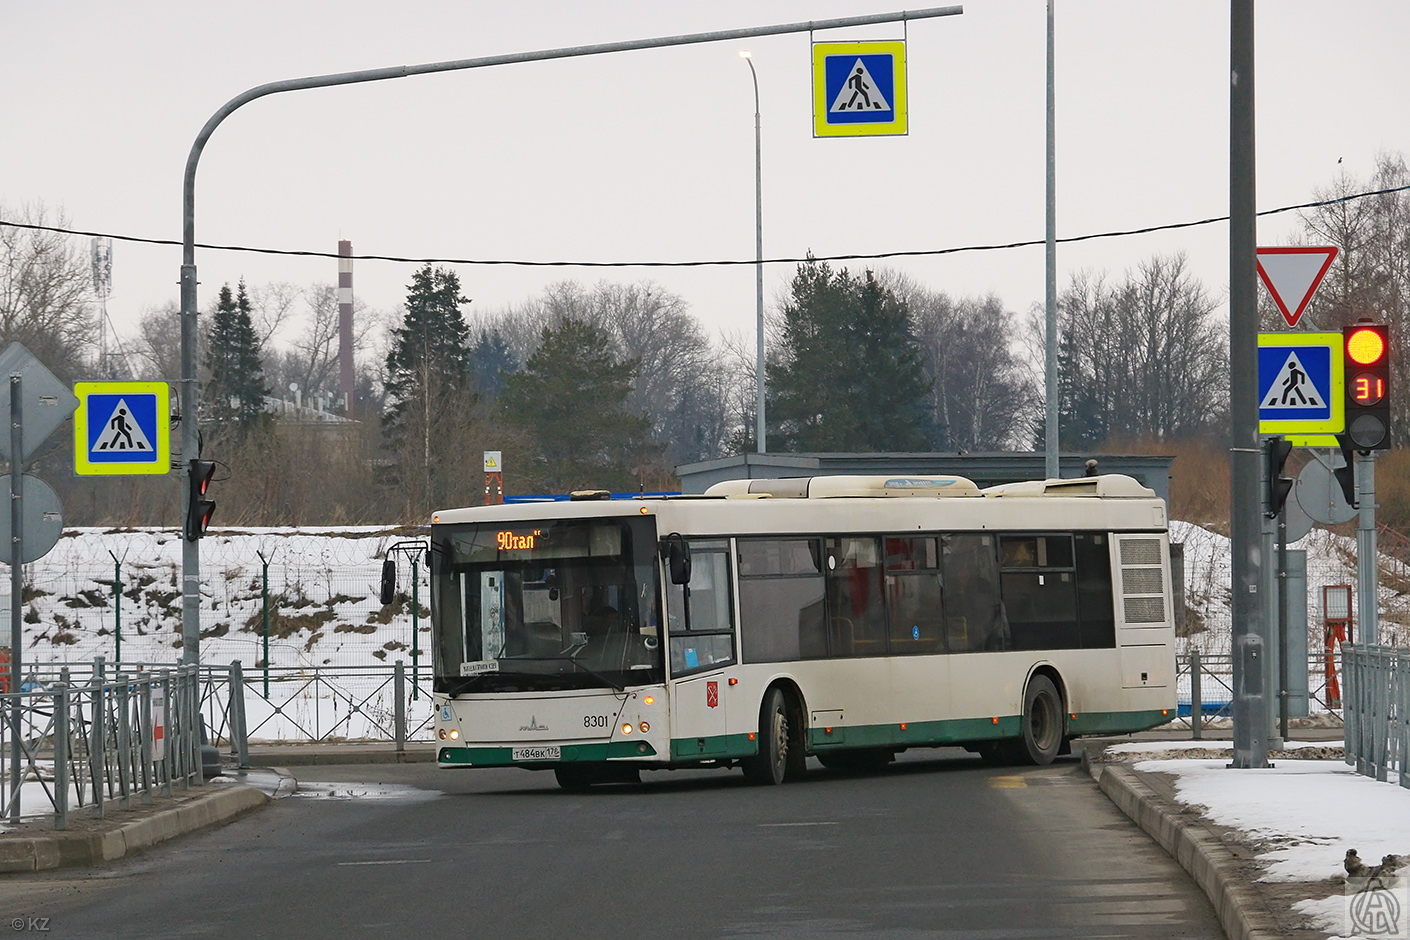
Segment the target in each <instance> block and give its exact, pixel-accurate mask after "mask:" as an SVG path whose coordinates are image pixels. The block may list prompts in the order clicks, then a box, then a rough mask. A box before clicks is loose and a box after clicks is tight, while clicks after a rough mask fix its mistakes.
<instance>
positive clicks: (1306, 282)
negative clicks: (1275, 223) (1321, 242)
mask: <svg viewBox="0 0 1410 940" xmlns="http://www.w3.org/2000/svg"><path fill="white" fill-rule="evenodd" d="M1336 256H1337V249H1336V248H1334V247H1326V248H1260V249H1258V276H1259V277H1261V278H1262V279H1263V286H1264V287H1267V288H1268V293H1269V294H1271V295H1272V296H1273V302H1274V303H1275V304H1277V305H1278V310H1279V311H1281V312H1282V314H1283V319H1284V320H1287V321H1288V326H1297V321H1298V319H1299V318H1300V317H1301V316H1302V311H1304V310H1306V309H1307V302H1308V301H1309V300H1311V299H1312V295H1313V294H1315V293H1317V285H1318V284H1321V283H1322V277H1323V276H1324V275H1325V274H1326V273H1327V269H1328V268H1330V267H1331V266H1332V261H1333V260H1334V259H1335V258H1336Z"/></svg>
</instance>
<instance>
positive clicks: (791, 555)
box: [736, 538, 827, 663]
mask: <svg viewBox="0 0 1410 940" xmlns="http://www.w3.org/2000/svg"><path fill="white" fill-rule="evenodd" d="M736 544H737V545H738V550H739V628H740V637H741V639H742V642H743V644H744V648H743V649H742V650H741V656H742V657H743V658H744V659H745V660H747V661H749V662H755V663H780V662H790V661H792V660H795V659H821V658H823V657H825V656H827V618H826V610H825V609H824V593H825V592H824V589H823V575H822V571H820V570H819V561H820V559H821V556H822V547H821V545H820V543H819V540H818V539H805V538H783V539H739V540H738V542H737V543H736Z"/></svg>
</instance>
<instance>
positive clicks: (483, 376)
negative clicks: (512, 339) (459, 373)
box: [470, 329, 519, 400]
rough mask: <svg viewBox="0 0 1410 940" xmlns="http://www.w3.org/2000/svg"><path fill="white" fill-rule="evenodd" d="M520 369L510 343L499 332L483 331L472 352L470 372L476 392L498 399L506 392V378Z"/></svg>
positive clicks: (488, 397)
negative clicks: (501, 393) (500, 394)
mask: <svg viewBox="0 0 1410 940" xmlns="http://www.w3.org/2000/svg"><path fill="white" fill-rule="evenodd" d="M518 367H519V363H518V361H517V360H515V358H514V351H513V350H512V349H510V348H509V341H508V340H507V339H505V338H504V334H502V333H501V332H500V331H499V330H497V329H496V330H488V329H486V330H481V331H480V338H479V339H478V340H476V341H475V345H474V347H473V348H472V349H471V350H470V371H471V373H472V374H473V376H474V384H475V390H476V391H477V392H479V393H480V395H482V396H484V397H485V398H487V399H491V400H493V399H496V398H498V397H499V393H500V392H501V391H503V390H504V380H505V377H507V376H509V375H510V374H512V373H513V372H514V371H515V370H516V369H517V368H518Z"/></svg>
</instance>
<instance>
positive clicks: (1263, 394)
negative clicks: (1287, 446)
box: [1258, 333, 1346, 434]
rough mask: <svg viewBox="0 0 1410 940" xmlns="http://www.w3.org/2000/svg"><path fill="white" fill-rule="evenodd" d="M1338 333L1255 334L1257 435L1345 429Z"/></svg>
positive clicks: (1339, 336) (1339, 337)
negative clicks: (1256, 344)
mask: <svg viewBox="0 0 1410 940" xmlns="http://www.w3.org/2000/svg"><path fill="white" fill-rule="evenodd" d="M1341 342H1342V339H1341V334H1340V333H1260V334H1258V432H1259V433H1260V434H1340V433H1341V432H1342V431H1344V430H1345V429H1346V402H1345V400H1344V394H1345V388H1346V383H1345V377H1344V371H1345V370H1344V363H1343V361H1342V355H1341Z"/></svg>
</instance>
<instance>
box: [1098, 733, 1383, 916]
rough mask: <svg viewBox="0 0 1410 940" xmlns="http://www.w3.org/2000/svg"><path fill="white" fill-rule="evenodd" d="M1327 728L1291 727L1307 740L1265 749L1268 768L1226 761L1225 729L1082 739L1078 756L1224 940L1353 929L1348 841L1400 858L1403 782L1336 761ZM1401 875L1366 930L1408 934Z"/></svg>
mask: <svg viewBox="0 0 1410 940" xmlns="http://www.w3.org/2000/svg"><path fill="white" fill-rule="evenodd" d="M1332 733H1334V734H1335V736H1336V740H1330V739H1329V734H1328V733H1327V732H1325V731H1323V730H1322V729H1301V730H1294V732H1293V733H1292V735H1291V737H1292V738H1294V739H1298V738H1307V739H1311V740H1299V741H1290V742H1288V743H1287V744H1286V746H1285V749H1284V750H1281V751H1273V752H1270V755H1269V757H1270V763H1271V764H1272V765H1273V766H1272V767H1270V768H1268V769H1259V770H1234V769H1230V768H1229V767H1228V764H1229V761H1230V759H1231V757H1232V749H1231V748H1230V747H1229V741H1228V736H1227V735H1225V736H1224V738H1223V740H1220V739H1215V738H1211V737H1208V736H1207V737H1206V739H1205V740H1203V741H1191V740H1190V739H1189V738H1188V737H1186V738H1184V739H1182V740H1174V739H1172V736H1171V735H1153V734H1147V735H1132V736H1129V737H1125V738H1121V739H1119V741H1117V740H1090V741H1084V742H1081V745H1082V761H1083V766H1084V767H1085V768H1086V769H1087V770H1088V772H1089V773H1090V774H1091V775H1092V777H1093V778H1094V779H1095V780H1096V781H1097V783H1098V785H1099V786H1100V787H1101V789H1102V792H1104V793H1105V794H1106V795H1107V796H1108V797H1109V798H1110V799H1111V800H1112V802H1113V803H1115V804H1116V805H1117V806H1118V807H1119V808H1120V809H1121V810H1122V811H1123V812H1125V813H1126V815H1127V816H1129V817H1130V818H1131V819H1132V820H1133V821H1134V822H1135V823H1136V824H1137V825H1139V826H1140V827H1141V828H1142V829H1143V830H1144V831H1145V832H1146V833H1147V834H1148V835H1150V837H1151V838H1152V839H1154V840H1155V841H1156V842H1157V843H1158V844H1160V845H1161V847H1162V848H1164V849H1165V850H1166V851H1167V852H1168V853H1169V854H1170V855H1171V857H1172V858H1174V859H1175V860H1177V861H1178V862H1179V863H1180V865H1181V866H1182V867H1183V868H1184V869H1185V870H1186V871H1187V872H1189V873H1190V876H1191V877H1192V878H1193V879H1194V880H1195V882H1196V883H1197V884H1198V885H1199V886H1200V888H1201V889H1202V890H1203V891H1204V892H1205V894H1206V895H1207V896H1208V898H1209V900H1210V903H1211V904H1212V905H1213V907H1214V909H1215V911H1216V913H1217V914H1218V915H1219V918H1220V922H1221V924H1222V925H1223V927H1224V930H1225V932H1226V934H1227V935H1228V936H1229V938H1230V940H1245V938H1248V940H1265V938H1274V937H1286V938H1297V940H1302V938H1309V940H1310V938H1318V940H1321V938H1324V937H1327V936H1329V935H1332V936H1360V935H1362V934H1361V933H1358V932H1357V931H1356V930H1355V929H1354V927H1355V924H1356V921H1355V920H1354V919H1353V915H1352V913H1351V912H1352V906H1351V901H1352V899H1353V897H1355V896H1357V888H1358V887H1365V882H1364V881H1363V882H1353V883H1352V884H1351V885H1350V890H1349V889H1348V879H1347V878H1346V877H1345V869H1344V868H1343V861H1344V859H1345V856H1346V852H1347V850H1349V849H1356V850H1357V852H1358V854H1359V857H1360V858H1361V859H1362V860H1363V861H1364V862H1365V864H1367V865H1375V864H1378V863H1379V862H1380V861H1381V859H1382V857H1383V856H1384V855H1388V854H1394V855H1397V856H1402V857H1406V856H1410V789H1405V788H1402V787H1400V786H1398V785H1396V784H1395V783H1393V782H1392V783H1378V782H1377V781H1375V780H1372V779H1371V778H1368V777H1363V776H1360V775H1358V774H1356V773H1355V772H1354V769H1353V768H1352V767H1350V766H1349V765H1347V764H1346V763H1345V761H1344V760H1343V759H1342V749H1341V740H1340V731H1335V732H1332ZM1162 739H1163V740H1162ZM1401 874H1402V875H1403V874H1405V872H1404V871H1402V872H1401ZM1405 883H1406V879H1404V878H1401V879H1400V880H1399V881H1398V882H1396V881H1394V880H1392V882H1391V889H1392V891H1393V893H1394V897H1393V898H1391V900H1390V906H1391V907H1395V908H1397V909H1398V911H1399V913H1397V914H1396V917H1397V918H1398V919H1396V920H1395V921H1394V922H1393V923H1391V924H1390V925H1389V930H1385V929H1382V930H1381V931H1379V932H1374V933H1372V934H1370V935H1373V936H1377V937H1397V938H1406V937H1410V924H1407V920H1410V905H1407V904H1405V903H1404V902H1405V900H1406V898H1405V895H1406V893H1407V892H1406V888H1405ZM1372 887H1373V888H1374V887H1377V886H1376V885H1372ZM1363 894H1364V892H1363ZM1383 927H1384V924H1383Z"/></svg>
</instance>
